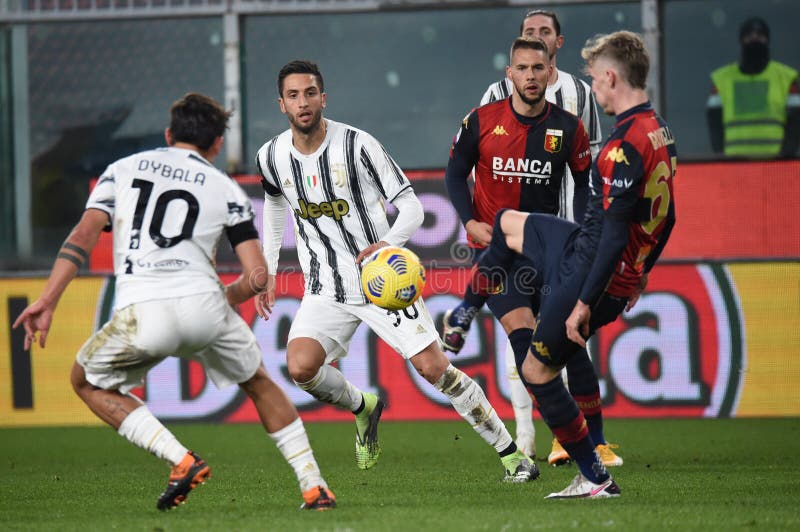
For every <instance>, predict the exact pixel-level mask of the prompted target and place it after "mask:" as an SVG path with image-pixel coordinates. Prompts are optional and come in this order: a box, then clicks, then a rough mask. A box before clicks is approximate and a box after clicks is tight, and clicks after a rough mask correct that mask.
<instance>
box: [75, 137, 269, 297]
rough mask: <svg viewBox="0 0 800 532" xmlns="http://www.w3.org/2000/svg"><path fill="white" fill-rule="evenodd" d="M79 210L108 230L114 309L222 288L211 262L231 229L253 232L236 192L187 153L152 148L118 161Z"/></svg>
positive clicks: (248, 210) (246, 204)
mask: <svg viewBox="0 0 800 532" xmlns="http://www.w3.org/2000/svg"><path fill="white" fill-rule="evenodd" d="M86 208H87V209H99V210H101V211H104V212H106V213H108V216H109V218H110V220H111V224H112V226H113V228H114V273H115V275H116V276H117V279H116V295H115V301H114V306H115V308H118V309H119V308H123V307H126V306H128V305H130V304H131V303H139V302H142V301H150V300H154V299H168V298H176V297H183V296H189V295H195V294H201V293H204V292H214V291H218V290H221V289H222V284H221V282H220V280H219V277H218V276H217V272H216V268H215V264H214V260H215V257H216V251H217V245H218V243H219V240H220V238H221V236H222V235H223V234H226V233H227V232H228V231H229V230H231V228H235V227H236V226H240V224H246V225H248V226H249V228H250V229H251V230H252V233H253V235H256V236H257V233H256V231H255V227H253V225H252V224H253V222H252V220H253V218H254V214H253V206H252V205H251V203H250V199H249V198H248V196H247V194H246V193H245V192H244V190H242V188H241V187H240V186H239V185H238V184H237V183H236V182H235V181H234V180H233V179H231V178H230V177H228V176H227V175H226V174H224V173H223V172H220V171H219V170H217V169H216V168H215V167H214V166H213V165H212V164H211V163H210V162H208V161H207V160H206V159H204V158H203V157H201V156H200V155H199V154H198V153H197V152H195V151H193V150H186V149H182V148H174V147H172V148H159V149H155V150H148V151H144V152H141V153H137V154H134V155H131V156H129V157H125V158H124V159H120V160H118V161H116V162H114V163H112V164H111V165H109V167H108V168H106V170H105V171H104V172H103V174H102V175H101V176H100V179H99V181H98V182H97V185H96V186H95V187H94V190H92V193H91V194H90V195H89V200H88V201H87V203H86Z"/></svg>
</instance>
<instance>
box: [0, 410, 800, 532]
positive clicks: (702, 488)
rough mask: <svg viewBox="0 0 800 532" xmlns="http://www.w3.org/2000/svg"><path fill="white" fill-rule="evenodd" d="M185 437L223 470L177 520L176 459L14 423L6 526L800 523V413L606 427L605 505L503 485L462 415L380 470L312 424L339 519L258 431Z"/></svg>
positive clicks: (196, 430) (243, 428) (691, 526)
mask: <svg viewBox="0 0 800 532" xmlns="http://www.w3.org/2000/svg"><path fill="white" fill-rule="evenodd" d="M509 425H510V428H511V429H512V430H513V424H512V423H509ZM170 428H171V429H172V430H173V432H174V433H175V434H176V435H177V436H178V437H179V438H180V439H181V440H182V441H183V442H184V444H187V445H189V446H191V448H192V449H193V450H195V451H197V452H198V453H200V454H201V455H202V456H203V458H205V459H206V460H207V461H208V462H209V464H210V465H211V467H212V475H213V476H212V478H211V479H210V480H209V481H208V483H207V484H206V485H205V486H201V487H200V488H198V489H196V490H194V491H193V492H192V493H191V495H190V496H189V499H188V501H187V503H186V504H185V505H183V506H181V507H179V508H177V509H175V510H173V511H171V512H167V513H162V512H159V511H158V510H156V508H155V503H156V498H157V497H158V495H159V493H160V492H161V490H162V488H163V487H164V484H165V482H166V479H167V475H168V468H167V467H166V465H164V464H163V463H162V462H161V461H160V460H157V459H156V458H154V457H152V456H150V455H148V454H147V453H145V452H144V451H142V450H140V449H138V448H135V447H133V446H132V445H130V444H129V443H127V442H126V441H125V440H124V439H122V438H121V437H119V436H118V435H117V434H116V433H115V432H114V431H113V430H111V429H109V428H36V429H2V430H0V530H59V531H66V530H80V531H84V530H140V531H183V530H220V531H235V530H242V531H245V530H276V531H283V530H303V531H323V530H331V531H342V532H344V531H382V530H398V531H406V530H408V531H425V530H435V531H450V530H453V531H463V530H488V531H501V530H502V531H512V530H564V529H575V530H590V529H591V530H598V529H600V530H646V531H652V530H681V531H683V530H790V529H794V530H798V529H800V466H798V463H799V462H798V453H800V420H798V419H732V420H683V419H681V420H677V419H666V420H617V419H612V420H607V421H606V432H607V435H608V436H609V437H610V439H611V440H612V441H614V442H618V443H620V448H619V449H618V452H619V454H620V455H621V456H623V457H624V459H625V465H624V466H622V467H620V468H614V469H613V470H612V473H613V474H614V476H615V478H616V479H617V481H618V482H619V485H620V487H621V489H622V497H620V498H618V499H605V500H591V501H586V500H569V501H566V500H562V501H550V500H544V499H543V498H542V497H543V496H544V495H546V494H548V493H550V492H552V491H558V490H560V489H562V488H563V487H565V486H566V485H567V483H569V481H570V480H571V479H572V477H573V476H574V475H575V474H576V472H577V469H576V468H575V467H574V466H564V467H559V468H552V467H549V466H547V465H546V463H543V462H539V463H540V467H541V469H542V475H541V477H540V479H539V480H537V481H535V482H531V483H528V484H523V485H510V484H503V483H502V482H500V479H501V478H502V475H503V471H502V467H501V465H500V461H499V460H498V459H497V456H496V454H495V453H494V451H493V450H492V449H490V448H489V447H488V446H486V445H485V444H484V443H483V441H482V440H481V439H480V438H479V437H478V436H477V435H476V434H475V433H474V432H473V431H472V430H471V429H470V428H469V427H468V426H467V425H466V424H465V423H463V422H420V423H399V422H385V423H383V424H381V427H380V436H381V440H382V446H383V455H382V457H381V460H380V462H379V463H378V465H377V466H375V467H374V468H373V469H370V470H368V471H360V470H358V469H356V467H355V464H354V459H353V437H354V426H353V425H351V424H344V423H316V424H308V425H307V429H308V433H309V436H310V438H311V442H312V445H313V446H314V449H315V454H316V456H317V460H318V462H319V463H320V466H321V467H322V470H323V474H324V475H325V477H326V479H327V481H328V483H329V484H330V486H331V488H332V489H333V490H334V492H335V493H336V496H337V499H338V503H339V507H338V508H337V509H335V510H333V511H330V512H301V511H300V510H299V509H298V507H299V505H300V503H301V498H300V493H299V490H298V487H297V484H296V480H295V478H294V475H293V473H292V471H291V470H290V468H289V466H288V465H287V464H286V463H285V462H284V461H283V459H282V457H281V456H280V454H279V453H278V451H277V449H276V448H275V446H274V445H273V443H272V441H271V440H269V439H268V438H267V436H266V434H265V433H264V432H263V430H262V429H261V427H260V426H259V425H197V424H172V425H171V426H170ZM537 429H538V431H539V434H538V435H537V445H538V448H539V451H540V453H541V454H546V453H547V452H549V447H550V443H549V438H548V435H549V432H548V430H547V429H546V427H545V426H544V425H543V424H542V423H540V422H537Z"/></svg>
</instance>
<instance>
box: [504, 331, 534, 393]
mask: <svg viewBox="0 0 800 532" xmlns="http://www.w3.org/2000/svg"><path fill="white" fill-rule="evenodd" d="M532 338H533V329H525V328H522V329H515V330H513V331H511V334H509V335H508V341H509V342H511V349H513V350H514V362H516V364H517V373H519V378H520V379H521V380H522V383H523V384H525V385H526V386H527V383H526V382H525V379H523V378H522V363H523V362H524V361H525V357H526V356H528V350H529V349H530V348H531V339H532Z"/></svg>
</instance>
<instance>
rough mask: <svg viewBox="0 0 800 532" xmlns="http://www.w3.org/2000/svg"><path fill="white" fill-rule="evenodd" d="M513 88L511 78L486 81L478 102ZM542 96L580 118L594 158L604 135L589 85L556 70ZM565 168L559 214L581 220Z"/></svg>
mask: <svg viewBox="0 0 800 532" xmlns="http://www.w3.org/2000/svg"><path fill="white" fill-rule="evenodd" d="M512 91H513V86H512V85H511V80H510V79H508V78H503V79H501V80H500V81H497V82H495V83H492V84H491V85H489V88H488V89H486V92H485V93H484V94H483V98H481V105H486V104H487V103H491V102H494V101H497V100H503V99H505V98H508V96H509V95H510V94H511V92H512ZM545 99H546V100H547V101H548V102H551V103H554V104H556V105H557V106H559V107H561V108H562V109H566V110H567V111H569V112H570V113H572V114H574V115H575V116H577V117H579V118H580V119H581V121H582V122H583V125H584V127H585V128H586V132H587V133H588V134H589V149H590V150H591V153H592V159H594V158H595V157H596V156H597V154H598V152H599V151H600V143H601V142H602V140H603V137H602V134H601V132H600V118H599V116H598V115H597V104H596V103H595V101H594V94H592V90H591V88H590V87H589V85H588V84H587V83H586V82H585V81H583V80H581V79H578V78H577V77H575V76H573V75H572V74H569V73H567V72H564V71H563V70H559V71H558V79H557V80H556V82H555V83H553V84H552V85H548V86H547V91H546V92H545ZM564 171H565V173H566V175H565V176H564V177H565V179H562V180H561V194H560V198H559V209H558V216H559V217H560V218H566V219H567V220H570V221H577V222H578V223H580V222H581V221H582V220H575V219H574V214H573V212H572V196H573V195H574V193H575V192H574V191H575V182H574V181H573V180H572V174H571V173H570V171H569V168H568V167H567V168H565V170H564Z"/></svg>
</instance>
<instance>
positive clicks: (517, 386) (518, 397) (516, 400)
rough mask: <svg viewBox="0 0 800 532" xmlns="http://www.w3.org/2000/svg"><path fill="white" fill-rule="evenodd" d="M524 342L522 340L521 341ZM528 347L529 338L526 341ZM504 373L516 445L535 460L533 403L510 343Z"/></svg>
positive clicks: (507, 348)
mask: <svg viewBox="0 0 800 532" xmlns="http://www.w3.org/2000/svg"><path fill="white" fill-rule="evenodd" d="M523 341H524V339H523ZM527 345H530V337H529V338H528V339H527ZM505 362H506V371H507V372H508V389H509V393H510V395H511V406H512V407H513V408H514V419H515V420H516V422H517V438H516V440H515V441H516V444H517V447H519V448H520V449H521V450H522V452H524V453H525V454H527V455H528V456H530V457H531V459H534V458H536V428H535V427H534V426H533V417H532V416H533V401H532V400H531V396H530V393H529V392H528V388H526V387H525V384H524V383H523V382H522V380H521V378H520V376H519V371H518V370H517V363H516V360H515V358H514V348H513V347H512V346H511V342H510V341H509V342H508V345H507V346H506V358H505Z"/></svg>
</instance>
